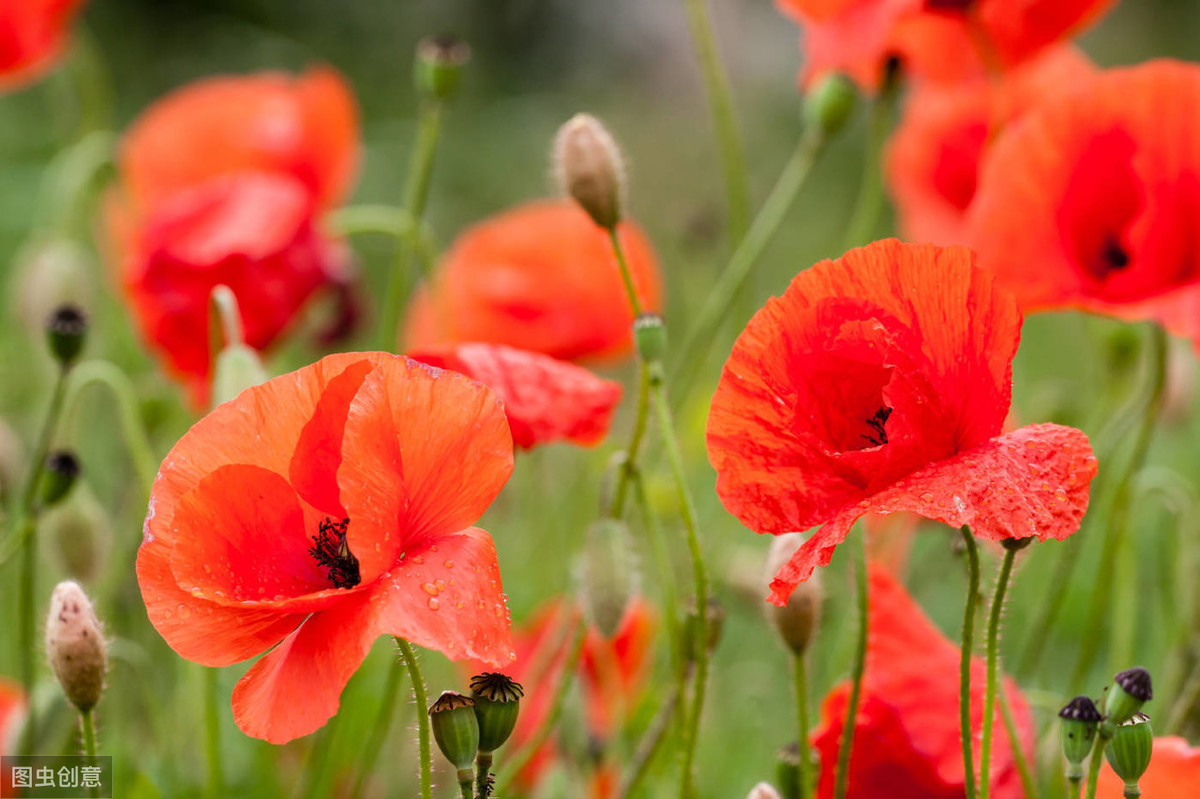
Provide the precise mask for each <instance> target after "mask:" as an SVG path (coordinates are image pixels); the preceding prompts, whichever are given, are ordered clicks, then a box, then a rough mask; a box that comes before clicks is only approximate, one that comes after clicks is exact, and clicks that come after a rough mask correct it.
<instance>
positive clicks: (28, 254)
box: [8, 238, 96, 334]
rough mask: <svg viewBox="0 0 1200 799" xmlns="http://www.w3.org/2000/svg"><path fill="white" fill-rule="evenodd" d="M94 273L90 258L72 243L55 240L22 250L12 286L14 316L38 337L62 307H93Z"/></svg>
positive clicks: (35, 243) (10, 294)
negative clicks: (68, 305) (55, 312)
mask: <svg viewBox="0 0 1200 799" xmlns="http://www.w3.org/2000/svg"><path fill="white" fill-rule="evenodd" d="M95 273H96V270H95V264H93V263H92V258H91V256H90V255H89V254H88V253H87V251H86V250H84V249H83V248H82V247H81V246H80V245H78V244H76V243H75V242H73V241H71V240H70V239H65V238H52V239H48V240H42V241H37V242H34V243H32V244H30V245H28V246H26V247H24V248H22V250H21V252H20V253H19V254H18V255H17V259H16V264H15V266H14V269H13V274H12V278H11V280H10V283H9V286H10V288H9V293H8V296H9V297H11V298H12V311H13V315H14V316H16V317H17V318H19V319H20V320H21V323H22V324H23V325H24V326H25V328H26V329H27V330H28V331H29V332H30V333H31V334H36V333H37V332H39V331H41V330H42V329H43V327H44V326H45V324H46V319H47V318H49V316H50V314H52V313H54V310H55V309H56V308H58V307H60V306H62V305H66V304H68V303H69V304H71V305H76V306H79V307H83V308H89V307H91V306H92V304H93V300H94V295H95V278H94V277H93V275H94V274H95Z"/></svg>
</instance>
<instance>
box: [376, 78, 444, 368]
mask: <svg viewBox="0 0 1200 799" xmlns="http://www.w3.org/2000/svg"><path fill="white" fill-rule="evenodd" d="M441 118H442V107H441V105H440V104H439V103H436V102H426V103H423V104H422V105H421V110H420V112H419V115H418V118H417V138H416V141H415V142H414V143H413V149H412V156H411V157H410V160H409V167H408V179H407V183H406V184H405V189H404V210H405V212H407V214H408V216H409V224H410V225H412V226H414V227H420V226H421V224H422V222H423V220H424V218H425V205H426V202H427V201H428V199H429V182H430V176H431V175H432V174H433V159H434V155H436V153H437V142H438V134H439V132H440V131H441ZM397 245H398V246H397V247H396V266H395V269H394V270H393V271H392V274H391V275H390V276H389V278H388V283H387V293H386V295H385V299H384V306H383V315H382V317H381V319H380V323H381V327H380V349H382V350H384V351H391V349H392V348H393V347H394V346H395V343H396V330H397V329H398V328H399V326H400V309H401V306H402V305H403V304H404V303H403V301H404V292H405V287H406V286H408V285H409V280H410V275H409V273H410V272H411V271H412V267H413V263H412V262H413V257H412V256H413V247H411V246H410V245H409V243H408V241H406V240H405V239H403V238H401V239H399V240H398V242H397ZM417 261H418V264H419V266H420V268H421V270H422V272H423V276H424V277H425V278H426V279H428V277H429V267H428V264H427V263H426V262H425V261H424V260H423V259H417Z"/></svg>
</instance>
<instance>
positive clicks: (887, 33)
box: [776, 0, 1114, 89]
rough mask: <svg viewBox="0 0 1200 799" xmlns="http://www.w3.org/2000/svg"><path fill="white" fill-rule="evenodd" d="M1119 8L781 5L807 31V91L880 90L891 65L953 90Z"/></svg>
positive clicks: (841, 2)
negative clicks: (844, 80) (844, 82)
mask: <svg viewBox="0 0 1200 799" xmlns="http://www.w3.org/2000/svg"><path fill="white" fill-rule="evenodd" d="M1113 2H1114V0H776V4H777V5H778V6H779V8H780V9H781V10H782V11H783V12H784V13H785V14H787V15H788V16H790V17H792V18H793V19H795V20H796V21H797V22H798V23H799V24H800V25H801V26H802V27H803V29H804V41H803V47H804V51H805V57H806V59H807V63H806V65H805V68H804V71H803V73H802V75H801V78H802V81H803V82H805V83H807V82H809V81H810V80H812V79H813V78H815V77H819V76H821V75H823V74H825V73H827V72H843V73H845V74H847V75H849V76H850V77H852V78H854V80H855V81H857V82H858V83H859V84H860V85H862V86H863V87H865V88H868V89H874V88H875V87H877V86H878V85H879V82H880V80H881V79H882V77H883V74H884V71H885V69H886V65H887V63H888V62H889V61H891V60H893V59H897V60H898V61H899V62H900V65H901V67H902V68H903V69H904V70H905V72H906V73H908V74H911V75H912V76H914V77H916V78H918V79H922V80H933V81H938V82H952V81H957V80H961V79H964V78H971V77H978V76H980V75H983V74H984V73H986V72H999V71H1002V70H1005V69H1010V68H1012V67H1014V66H1016V65H1017V64H1019V63H1021V62H1022V61H1025V60H1026V59H1028V58H1030V57H1032V56H1033V55H1035V54H1036V53H1038V52H1039V51H1040V50H1042V49H1043V48H1045V47H1046V46H1048V45H1051V44H1053V43H1055V42H1057V41H1061V40H1064V39H1067V38H1069V37H1070V36H1072V35H1074V34H1075V33H1077V32H1078V31H1080V30H1082V29H1083V28H1085V27H1087V26H1088V25H1089V24H1091V23H1092V22H1094V21H1095V20H1096V19H1098V18H1099V17H1100V16H1101V15H1102V14H1103V13H1104V12H1105V11H1106V10H1107V9H1108V7H1109V6H1111V5H1112V4H1113Z"/></svg>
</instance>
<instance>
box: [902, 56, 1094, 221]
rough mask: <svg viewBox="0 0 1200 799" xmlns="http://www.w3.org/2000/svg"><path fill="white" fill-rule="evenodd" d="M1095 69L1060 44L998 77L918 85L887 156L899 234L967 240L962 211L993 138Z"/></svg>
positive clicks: (1084, 58) (967, 206)
mask: <svg viewBox="0 0 1200 799" xmlns="http://www.w3.org/2000/svg"><path fill="white" fill-rule="evenodd" d="M1093 72H1094V68H1093V67H1092V65H1091V62H1090V61H1088V60H1087V58H1086V57H1084V55H1083V54H1082V53H1080V52H1079V51H1078V50H1076V49H1075V48H1074V47H1071V46H1069V45H1062V46H1059V47H1054V48H1051V49H1049V50H1046V51H1045V52H1044V53H1043V54H1041V55H1039V56H1037V57H1036V58H1034V59H1033V60H1031V61H1029V62H1027V63H1025V64H1022V65H1020V66H1018V67H1017V68H1016V69H1013V70H1012V71H1011V72H1006V73H1004V74H1003V75H1002V76H1000V77H999V78H997V79H989V78H977V79H974V80H967V81H963V82H961V83H955V84H950V85H943V84H933V83H923V84H920V85H918V86H916V87H915V88H914V90H913V92H912V95H911V96H910V97H909V99H908V101H907V104H906V107H905V110H904V116H903V118H902V119H901V121H900V125H899V126H898V127H897V128H896V131H895V133H894V134H893V135H892V138H891V141H890V142H889V144H888V147H887V153H886V161H885V163H886V175H887V181H888V185H889V187H890V189H891V192H892V197H893V199H894V200H895V203H896V214H897V217H898V224H899V226H900V230H901V231H902V232H903V235H904V238H906V239H908V240H910V241H929V242H933V243H935V244H962V243H965V242H966V240H967V233H966V229H965V228H966V216H967V209H968V208H969V207H970V205H971V201H972V200H974V199H975V189H976V185H977V182H978V179H979V167H980V163H981V162H982V160H983V156H984V153H985V151H986V150H987V149H988V148H989V146H990V144H991V142H992V141H994V140H995V137H996V136H997V135H998V134H999V133H1000V132H1001V131H1003V130H1004V129H1005V128H1006V127H1007V126H1009V125H1010V124H1012V123H1013V122H1015V121H1016V120H1017V119H1019V118H1020V117H1021V116H1022V115H1023V114H1025V113H1026V112H1027V111H1029V110H1030V109H1031V108H1033V107H1035V106H1036V105H1037V104H1038V103H1040V102H1043V101H1046V100H1047V99H1048V98H1053V97H1054V96H1055V95H1057V94H1062V93H1065V92H1067V91H1070V90H1071V88H1073V87H1074V86H1076V85H1077V84H1078V83H1079V81H1081V80H1083V79H1085V78H1087V77H1088V76H1090V75H1091V74H1092V73H1093Z"/></svg>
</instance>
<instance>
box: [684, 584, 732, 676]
mask: <svg viewBox="0 0 1200 799" xmlns="http://www.w3.org/2000/svg"><path fill="white" fill-rule="evenodd" d="M707 621H708V651H709V652H712V651H713V650H714V649H716V648H717V644H719V643H721V633H722V632H723V631H724V628H725V608H723V607H721V603H720V602H718V601H717V598H716V597H709V598H708V619H707ZM683 634H684V655H685V656H686V657H687V659H688V661H689V662H693V663H694V662H695V661H696V656H697V654H698V652H697V649H696V645H697V644H698V643H699V640H700V614H699V613H697V612H696V609H695V608H694V607H693V608H692V609H691V610H690V611H689V612H688V615H687V619H686V620H685V621H684V626H683Z"/></svg>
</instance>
